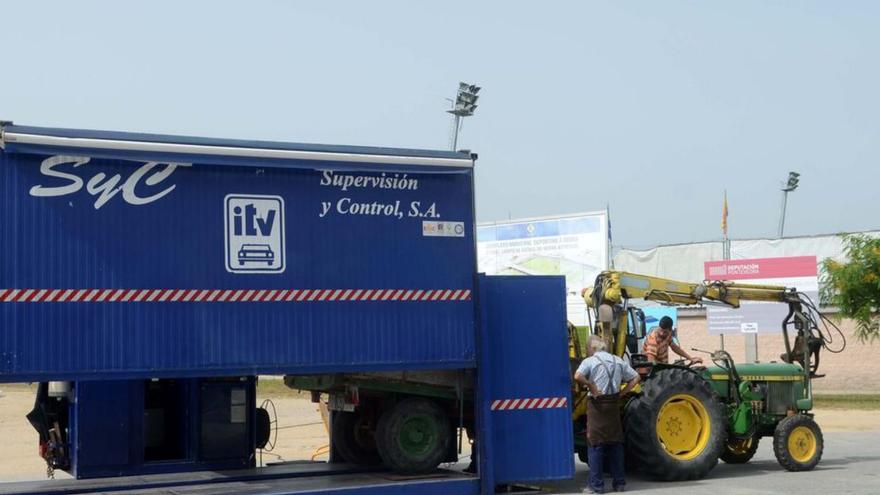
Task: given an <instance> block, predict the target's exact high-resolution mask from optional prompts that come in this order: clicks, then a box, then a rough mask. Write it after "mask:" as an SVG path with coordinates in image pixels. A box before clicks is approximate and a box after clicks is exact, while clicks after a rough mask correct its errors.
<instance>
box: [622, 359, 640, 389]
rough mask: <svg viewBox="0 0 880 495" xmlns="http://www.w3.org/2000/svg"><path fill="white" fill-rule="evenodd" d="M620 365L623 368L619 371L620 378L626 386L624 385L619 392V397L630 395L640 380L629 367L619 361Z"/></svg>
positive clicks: (624, 362)
mask: <svg viewBox="0 0 880 495" xmlns="http://www.w3.org/2000/svg"><path fill="white" fill-rule="evenodd" d="M620 362H621V364H623V368H622V369H621V371H622V372H623V376H622V378H623V379H624V380H626V381H627V382H626V385H624V387H623V390H621V391H620V396H621V397H623V396H624V395H626V394H628V393H630V392H631V391H632V389H633V388H634V387H635V386H636V385H638V383H639V382H640V381H641V380H642V378H641V377H640V376H639V374H638V373H637V372H636V370H635V369H633V367H632V366H630V365H629V364H628V363H627V362H626V361H624V360H622V359H621V360H620Z"/></svg>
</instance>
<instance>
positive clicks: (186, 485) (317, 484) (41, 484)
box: [0, 463, 480, 495]
mask: <svg viewBox="0 0 880 495" xmlns="http://www.w3.org/2000/svg"><path fill="white" fill-rule="evenodd" d="M479 491H480V487H479V479H478V478H476V477H474V476H469V475H467V474H464V473H459V472H455V471H448V470H438V471H437V472H435V473H432V474H430V475H426V476H418V477H415V476H410V477H403V476H398V475H395V474H393V473H391V472H388V471H383V470H370V469H364V468H362V467H355V466H348V465H344V464H326V463H289V464H280V465H274V466H268V467H263V468H254V469H241V470H234V471H205V472H191V473H175V474H155V475H145V476H125V477H119V478H103V479H90V480H45V481H33V482H17V483H0V495H81V494H91V493H100V494H104V495H111V494H112V495H207V494H218V495H225V494H229V495H232V494H237V495H308V494H313V493H314V494H318V493H322V494H323V493H332V494H334V495H347V494H357V495H371V494H377V495H378V494H389V495H395V494H401V495H403V494H413V493H418V494H419V495H442V494H448V495H476V494H478V493H479Z"/></svg>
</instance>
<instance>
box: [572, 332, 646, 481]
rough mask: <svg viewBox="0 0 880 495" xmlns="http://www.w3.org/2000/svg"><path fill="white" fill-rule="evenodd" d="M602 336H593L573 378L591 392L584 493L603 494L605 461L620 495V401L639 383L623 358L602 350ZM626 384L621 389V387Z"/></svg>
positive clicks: (621, 460)
mask: <svg viewBox="0 0 880 495" xmlns="http://www.w3.org/2000/svg"><path fill="white" fill-rule="evenodd" d="M605 348H606V344H605V341H604V340H603V339H602V337H600V336H598V335H593V336H592V337H590V342H589V345H588V349H587V355H588V356H589V357H587V359H584V361H583V362H582V363H581V365H580V366H579V367H578V369H577V372H575V374H574V379H575V381H577V382H578V383H580V384H581V385H583V386H584V387H586V388H588V389H589V390H590V399H589V402H587V445H588V447H587V457H588V458H589V461H590V479H589V484H588V486H587V489H586V490H584V491H585V492H586V493H603V492H604V491H605V480H604V479H603V474H604V470H605V462H606V461H607V462H608V465H609V468H610V470H611V478H612V487H613V488H614V491H616V492H622V491H623V490H624V487H625V485H626V473H625V471H624V463H623V427H622V425H621V423H620V398H621V397H623V396H624V395H626V394H628V393H629V392H630V390H632V388H633V387H635V386H636V384H638V383H639V374H638V373H636V370H634V369H633V368H632V366H630V365H629V364H627V363H626V361H624V360H623V359H621V358H619V357H617V356H614V355H612V354H609V353H608V352H606V351H605ZM623 382H626V386H625V387H624V388H623V390H620V384H621V383H623Z"/></svg>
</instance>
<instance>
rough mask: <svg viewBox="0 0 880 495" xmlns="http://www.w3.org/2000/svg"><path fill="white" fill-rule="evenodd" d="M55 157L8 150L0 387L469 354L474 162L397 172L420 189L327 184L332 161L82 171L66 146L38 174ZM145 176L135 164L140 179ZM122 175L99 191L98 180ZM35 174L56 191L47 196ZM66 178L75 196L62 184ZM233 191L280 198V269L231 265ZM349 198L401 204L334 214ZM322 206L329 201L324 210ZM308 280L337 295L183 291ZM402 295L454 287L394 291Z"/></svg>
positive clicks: (1, 178) (1, 240)
mask: <svg viewBox="0 0 880 495" xmlns="http://www.w3.org/2000/svg"><path fill="white" fill-rule="evenodd" d="M51 158H52V157H49V156H42V155H30V154H10V153H0V192H2V198H0V235H2V237H0V291H3V290H6V293H5V294H4V295H3V296H0V324H2V330H3V331H2V335H0V344H2V348H0V381H10V380H17V379H39V378H50V377H51V378H55V379H61V378H66V379H84V378H94V377H102V376H109V375H113V376H117V377H123V376H125V377H137V376H175V375H177V376H184V375H190V374H192V375H198V374H205V373H210V374H240V373H268V372H277V373H306V372H324V371H333V370H336V371H348V370H376V369H393V368H400V367H404V368H449V367H467V366H473V361H474V306H473V301H472V300H471V299H470V298H469V297H467V296H466V294H469V293H470V291H472V290H473V280H474V273H475V270H476V268H475V266H476V263H475V254H474V251H475V250H474V244H473V243H474V239H473V210H472V194H473V192H472V174H471V173H470V172H469V171H462V172H461V173H442V174H430V173H425V172H412V171H409V172H405V173H406V178H407V179H415V180H416V181H417V183H418V184H417V188H415V189H394V188H384V189H383V188H367V187H349V188H347V189H346V190H342V188H341V187H340V186H333V185H332V183H331V184H328V185H322V181H325V177H326V176H325V174H326V173H327V172H324V171H323V170H318V169H315V168H310V167H309V166H304V168H284V169H281V168H273V167H271V166H268V165H267V166H266V167H265V168H262V167H258V166H248V167H233V166H223V167H218V166H213V165H211V164H192V165H188V166H181V167H178V168H177V169H175V170H174V171H173V172H171V173H168V174H164V175H165V176H164V177H163V174H161V173H157V172H159V171H163V170H166V168H165V167H166V166H165V165H158V166H156V168H153V169H149V170H146V169H145V167H146V166H145V164H144V163H138V162H131V161H125V160H107V159H89V160H88V161H87V162H86V163H83V164H80V165H78V166H77V165H76V163H75V161H74V160H72V159H69V158H67V159H65V158H62V159H57V160H56V162H58V164H57V165H55V166H54V167H50V168H48V169H47V165H46V164H47V162H46V160H48V159H51ZM81 161H82V160H81ZM41 168H42V169H43V170H42V171H41ZM148 168H149V167H147V169H148ZM138 170H140V171H141V173H142V176H141V177H140V179H139V180H134V179H132V177H135V178H137V176H138V173H139V172H138ZM145 170H146V171H145ZM383 170H387V172H385V173H386V177H393V176H394V174H395V173H397V172H395V170H394V169H391V168H386V169H383ZM335 173H337V174H345V175H349V176H354V177H380V174H379V173H378V172H338V171H337V172H335ZM52 174H54V175H52ZM60 174H64V175H60ZM403 174H404V172H399V173H398V176H399V177H403ZM116 177H118V178H119V179H118V181H119V182H118V183H115V184H114V185H113V187H109V188H107V189H104V190H103V193H104V194H105V198H106V201H101V200H100V199H99V198H100V197H101V194H102V190H101V189H100V187H99V186H100V185H101V184H104V185H106V184H107V183H106V181H107V180H108V178H109V179H110V180H114V179H115V178H116ZM126 181H130V182H126ZM89 184H91V186H89ZM125 184H128V186H126V187H123V189H121V190H119V189H118V188H119V187H121V186H124V185H125ZM35 186H41V187H42V192H43V193H45V192H46V191H47V188H54V189H48V190H50V191H54V192H55V193H61V192H63V193H64V194H57V195H53V196H40V195H39V194H34V192H35V190H34V189H33V188H34V187H35ZM64 186H69V190H66V191H65V190H60V189H58V188H59V187H64ZM73 186H77V187H73ZM88 189H92V191H94V194H89V192H87V190H88ZM37 191H39V190H37ZM166 191H167V192H166ZM162 193H164V195H162V196H161V197H157V198H156V199H155V200H154V201H150V202H147V203H145V204H133V203H137V202H138V201H137V198H148V197H151V196H154V195H159V194H162ZM229 194H243V195H246V196H256V195H270V196H277V197H280V198H282V199H283V213H284V221H283V224H284V228H285V246H284V248H283V251H284V253H285V258H286V260H285V262H286V266H285V268H284V271H283V272H281V273H260V274H254V273H246V274H242V273H232V272H230V271H228V270H227V266H226V265H227V261H228V259H227V257H226V253H225V245H226V236H225V234H224V227H225V226H226V225H227V224H228V222H226V221H225V220H224V215H225V214H227V212H226V209H227V207H228V204H227V203H226V202H225V201H226V196H227V195H229ZM126 196H128V197H126ZM135 196H137V198H135ZM346 199H348V200H350V203H359V204H365V205H369V204H372V203H381V204H390V205H398V206H397V207H396V209H393V211H394V214H392V215H387V216H386V215H383V214H377V215H369V214H357V215H355V214H340V213H339V210H338V209H337V208H338V207H339V202H340V201H342V200H346ZM398 202H399V203H398ZM413 202H419V208H420V211H421V212H424V211H425V209H426V208H428V207H429V206H430V205H431V204H433V205H434V206H435V208H434V210H433V211H434V212H435V213H436V215H439V218H429V217H421V216H410V215H409V213H410V208H411V206H412V203H413ZM324 204H329V210H328V211H327V213H326V214H325V215H324V216H321V213H322V212H323V211H324V210H323V208H324V206H323V205H324ZM397 212H400V213H401V215H398V214H397ZM424 220H430V221H456V222H462V226H463V229H462V231H463V234H464V236H463V237H433V236H425V235H423V231H422V229H423V221H424ZM233 261H234V260H233ZM233 264H234V263H233ZM246 266H251V265H246ZM233 268H237V265H235V266H233ZM29 289H35V290H36V292H34V293H33V294H31V296H30V298H31V299H33V298H34V297H37V298H42V299H43V301H44V302H21V300H22V299H23V295H24V294H25V292H23V291H26V290H29ZM56 289H57V290H66V289H76V290H81V289H114V290H116V289H125V290H132V291H134V290H146V289H152V290H157V289H174V290H182V291H184V292H182V293H181V292H177V293H176V292H172V293H171V295H170V296H165V295H162V296H159V297H157V299H160V298H162V297H168V299H167V300H166V301H165V302H158V301H154V302H132V301H133V300H134V298H133V299H132V300H131V301H129V302H121V300H122V299H124V298H125V297H126V296H125V295H123V296H120V297H119V300H117V301H115V302H108V300H109V299H111V298H113V297H114V296H113V295H112V294H115V293H111V295H107V294H104V296H106V297H107V299H108V300H105V301H104V302H94V300H93V301H92V302H82V300H84V299H87V298H88V297H89V294H90V293H86V294H85V295H83V296H82V298H81V302H69V301H70V300H71V299H73V298H75V297H76V293H74V294H73V295H72V296H70V297H69V298H68V302H57V301H54V302H45V301H47V300H48V299H50V298H51V297H53V296H52V294H53V293H52V292H50V291H53V290H56ZM318 289H321V290H328V291H330V292H329V294H330V296H329V297H328V298H334V297H333V294H336V295H337V296H338V297H337V299H340V300H335V301H328V300H325V301H320V300H318V299H320V297H317V298H315V297H314V296H312V297H310V298H314V299H315V300H311V301H309V300H304V301H297V300H294V301H291V302H281V301H278V302H234V303H232V302H224V303H219V302H206V301H205V300H203V301H201V302H195V301H194V299H195V296H191V298H190V300H189V301H183V299H184V298H185V295H186V294H187V292H186V291H189V290H193V291H196V290H198V291H202V290H212V291H213V290H226V291H237V290H253V291H254V293H253V297H254V298H255V299H256V298H257V296H256V295H257V294H261V293H260V292H259V291H263V290H265V291H272V290H274V291H276V293H278V294H280V291H283V290H288V291H292V290H309V291H315V290H318ZM348 289H352V290H356V289H362V290H383V291H387V290H389V289H397V290H400V291H401V292H400V293H398V292H394V293H390V295H389V292H384V293H383V294H384V295H383V297H380V299H381V300H357V301H355V300H350V299H351V298H349V300H345V301H342V300H341V299H342V297H341V296H342V294H343V293H344V292H340V293H336V292H335V291H337V290H341V291H345V290H348ZM13 290H19V291H21V292H18V293H17V295H16V294H14V293H13V292H12V291H13ZM39 290H46V291H47V292H45V293H39ZM410 290H411V291H417V290H423V291H427V290H431V291H434V292H432V293H429V294H438V292H437V291H439V290H444V291H446V290H449V292H439V294H440V295H439V296H438V297H430V298H431V299H434V300H418V301H415V300H406V301H403V300H400V299H402V298H403V297H404V296H405V295H406V294H407V292H406V291H410ZM456 291H458V292H457V293H456ZM267 293H268V292H265V293H262V294H263V296H262V297H264V298H265V294H267ZM413 293H415V292H413ZM37 294H40V295H37ZM59 294H62V295H63V292H59V293H55V294H54V297H55V298H56V299H58V298H60V297H61V296H59ZM123 294H127V293H123ZM163 294H165V293H163ZM175 294H176V295H175ZM181 294H183V295H181ZM244 294H247V293H246V292H245V293H244ZM311 294H312V295H314V294H315V293H314V292H311ZM318 294H319V296H326V295H327V294H328V293H325V292H321V293H318ZM351 294H354V292H352V293H351ZM374 294H375V293H374ZM455 294H458V296H457V298H453V297H452V296H453V295H455ZM395 296H397V297H396V298H397V299H398V300H394V299H395ZM101 297H102V295H101V293H98V294H97V295H94V299H98V298H101ZM243 298H244V297H242V299H243ZM444 298H447V299H448V300H443V299H444ZM175 299H179V300H177V301H176V302H174V301H175ZM307 299H309V298H307ZM412 299H415V297H413V298H412ZM422 299H424V296H423V297H422ZM453 299H455V300H453ZM4 301H6V302H4Z"/></svg>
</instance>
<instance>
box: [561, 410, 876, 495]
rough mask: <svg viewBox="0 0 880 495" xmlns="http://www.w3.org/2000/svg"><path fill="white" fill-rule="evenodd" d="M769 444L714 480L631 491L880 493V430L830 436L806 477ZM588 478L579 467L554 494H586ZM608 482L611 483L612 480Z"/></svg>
mask: <svg viewBox="0 0 880 495" xmlns="http://www.w3.org/2000/svg"><path fill="white" fill-rule="evenodd" d="M876 414H878V415H880V412H876ZM767 440H769V439H763V441H762V443H761V445H760V447H759V448H758V453H757V454H756V455H755V457H754V458H753V459H752V461H751V462H750V463H749V464H746V465H739V466H732V465H727V464H724V462H719V463H718V466H717V467H716V468H715V469H714V470H712V472H711V473H710V474H709V477H708V478H706V479H703V480H699V481H690V482H685V483H656V482H649V481H644V480H639V479H630V480H628V484H627V492H649V493H651V494H658V495H659V494H676V495H685V494H689V493H693V494H697V493H699V494H719V495H720V494H724V495H727V494H731V495H755V494H771V493H792V494H799V495H831V494H843V493H859V494H880V431H870V432H829V433H826V434H825V453H824V455H823V456H822V462H820V463H819V465H818V466H817V467H816V469H815V470H813V471H810V472H806V473H789V472H788V471H785V470H784V469H782V468H781V467H780V466H779V464H777V463H776V458H775V457H774V456H773V446H772V444H771V442H769V441H767ZM586 479H587V468H586V466H584V465H583V464H581V463H577V475H576V477H575V480H574V481H569V482H565V483H562V484H560V485H559V486H557V487H556V491H555V492H553V493H559V494H574V493H580V490H581V489H582V488H583V487H584V486H586ZM606 483H607V484H608V485H609V486H610V484H611V482H610V480H607V482H606Z"/></svg>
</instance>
